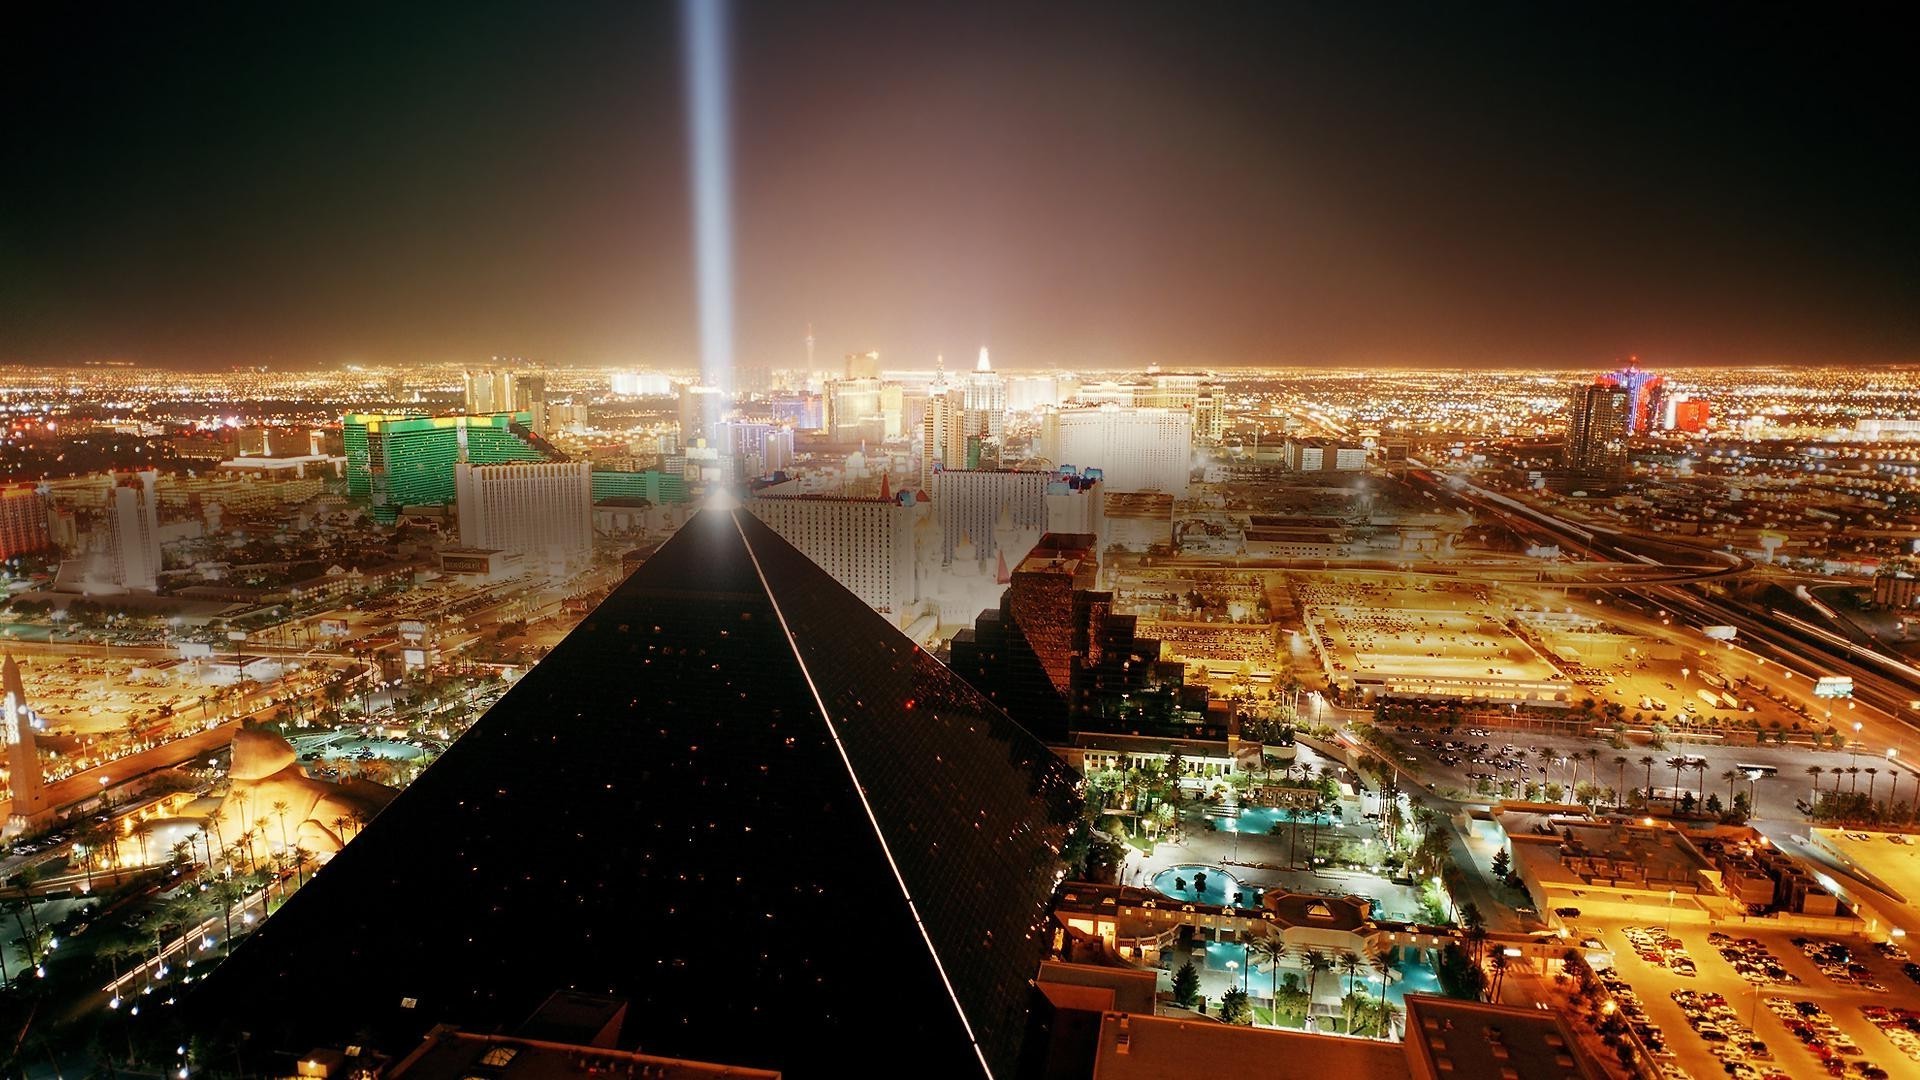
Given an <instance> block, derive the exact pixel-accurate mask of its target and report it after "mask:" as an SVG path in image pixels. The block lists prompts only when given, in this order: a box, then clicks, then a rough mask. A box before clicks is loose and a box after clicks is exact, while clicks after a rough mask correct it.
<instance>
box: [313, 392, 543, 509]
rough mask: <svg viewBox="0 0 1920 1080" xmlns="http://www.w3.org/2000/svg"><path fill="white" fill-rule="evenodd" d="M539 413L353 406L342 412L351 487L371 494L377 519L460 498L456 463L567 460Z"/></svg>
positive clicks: (357, 494) (351, 492)
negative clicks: (409, 412)
mask: <svg viewBox="0 0 1920 1080" xmlns="http://www.w3.org/2000/svg"><path fill="white" fill-rule="evenodd" d="M532 424H533V417H532V416H531V415H530V414H528V413H524V412H520V413H489V414H487V415H484V416H376V415H367V414H360V413H350V414H348V415H346V416H344V417H342V418H341V420H340V427H341V441H342V443H343V444H344V445H345V448H346V454H347V495H348V496H349V497H350V498H354V499H364V500H366V501H367V502H368V503H369V504H370V505H371V507H372V513H373V518H374V520H375V521H379V522H382V523H390V522H392V521H394V520H395V519H397V518H398V517H399V513H400V508H401V507H403V506H446V505H448V504H450V503H452V502H453V501H454V495H455V490H454V479H453V472H454V468H453V467H454V466H455V465H457V464H459V463H461V462H463V461H464V462H468V463H471V464H474V465H500V464H506V463H508V462H515V461H550V460H565V458H564V456H563V455H561V454H560V453H559V452H558V451H555V450H553V449H552V447H551V446H549V445H548V444H547V443H546V442H545V440H543V439H541V438H540V437H539V436H538V435H535V434H534V432H533V427H532Z"/></svg>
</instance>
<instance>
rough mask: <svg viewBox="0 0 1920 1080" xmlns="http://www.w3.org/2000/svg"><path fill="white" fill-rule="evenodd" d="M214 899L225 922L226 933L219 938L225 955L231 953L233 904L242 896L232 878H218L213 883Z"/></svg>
mask: <svg viewBox="0 0 1920 1080" xmlns="http://www.w3.org/2000/svg"><path fill="white" fill-rule="evenodd" d="M213 895H214V899H216V900H219V901H220V917H221V919H222V920H223V921H224V922H225V923H226V933H225V934H224V935H222V937H221V938H220V944H221V946H222V948H223V950H224V953H225V955H227V956H232V955H233V905H234V901H236V900H239V899H240V898H241V896H242V893H241V892H240V887H239V886H238V885H235V884H234V882H233V879H232V878H220V879H219V880H217V881H215V882H214V883H213Z"/></svg>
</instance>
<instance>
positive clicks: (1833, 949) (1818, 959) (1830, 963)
mask: <svg viewBox="0 0 1920 1080" xmlns="http://www.w3.org/2000/svg"><path fill="white" fill-rule="evenodd" d="M1793 943H1794V944H1795V945H1798V946H1800V950H1801V951H1802V952H1804V953H1806V954H1807V959H1809V960H1812V961H1813V966H1814V967H1817V968H1819V969H1820V974H1822V975H1825V976H1826V977H1827V978H1829V979H1832V980H1833V981H1834V982H1836V983H1839V984H1840V985H1841V986H1851V987H1854V988H1855V989H1859V990H1866V991H1870V992H1872V993H1876V994H1879V993H1885V992H1886V989H1887V988H1886V987H1885V986H1884V985H1882V984H1881V982H1880V980H1878V979H1876V978H1874V977H1873V969H1871V968H1869V967H1867V965H1866V963H1865V961H1864V960H1863V958H1861V957H1859V956H1856V955H1855V954H1854V951H1853V949H1852V948H1851V947H1849V946H1847V945H1844V944H1842V943H1840V942H1838V941H1830V940H1828V939H1826V938H1803V937H1797V938H1794V939H1793Z"/></svg>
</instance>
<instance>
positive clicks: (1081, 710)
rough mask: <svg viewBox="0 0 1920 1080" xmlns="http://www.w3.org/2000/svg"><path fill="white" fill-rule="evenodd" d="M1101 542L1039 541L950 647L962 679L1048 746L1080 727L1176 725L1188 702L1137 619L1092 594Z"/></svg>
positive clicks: (1105, 596)
mask: <svg viewBox="0 0 1920 1080" xmlns="http://www.w3.org/2000/svg"><path fill="white" fill-rule="evenodd" d="M1096 543H1097V539H1096V538H1095V537H1094V536H1092V535H1088V534H1070V533H1048V534H1047V535H1045V536H1043V537H1041V538H1040V542H1039V543H1038V544H1036V545H1035V546H1034V548H1033V550H1032V551H1030V552H1028V553H1027V556H1026V557H1025V558H1024V559H1022V560H1020V563H1019V565H1018V566H1017V567H1016V568H1015V569H1014V571H1013V574H1012V581H1011V583H1010V584H1009V585H1008V587H1007V591H1006V592H1005V593H1004V594H1002V595H1001V598H1000V606H999V608H998V609H993V610H988V611H983V612H981V613H980V616H979V618H977V619H976V620H975V621H974V625H973V627H972V628H971V629H968V630H962V631H960V633H958V634H956V635H955V636H954V639H953V642H952V645H951V648H950V651H949V662H950V664H951V666H952V668H953V670H954V671H955V672H956V673H958V674H959V675H960V677H961V678H963V679H965V680H967V681H968V682H969V683H972V684H973V687H974V689H976V690H979V691H980V692H981V693H983V694H985V695H986V696H987V697H988V698H989V699H990V700H992V701H993V702H994V704H996V705H998V706H1000V707H1001V708H1003V709H1005V710H1006V711H1007V715H1009V716H1012V717H1013V718H1014V719H1016V720H1018V721H1019V722H1020V723H1021V724H1023V725H1025V726H1026V727H1027V728H1028V729H1029V730H1031V731H1033V732H1035V733H1036V734H1038V735H1040V736H1041V737H1042V738H1044V739H1047V740H1048V741H1051V742H1059V741H1063V740H1065V739H1066V737H1067V735H1068V734H1069V733H1070V732H1071V731H1076V730H1094V731H1104V730H1120V731H1133V732H1141V731H1146V732H1153V733H1157V732H1158V730H1159V729H1163V728H1165V727H1167V726H1168V725H1170V724H1176V723H1177V713H1178V710H1179V709H1180V707H1181V706H1182V704H1183V698H1184V697H1185V695H1184V687H1183V681H1184V678H1185V675H1184V666H1183V665H1182V664H1181V663H1180V662H1179V661H1170V662H1163V661H1161V660H1160V643H1159V642H1157V641H1153V640H1150V639H1147V638H1142V637H1139V636H1138V635H1137V634H1136V633H1135V630H1136V621H1135V618H1134V616H1132V615H1121V614H1117V613H1115V612H1114V610H1113V594H1112V593H1109V592H1103V591H1100V590H1098V589H1097V588H1096V585H1097V583H1098V579H1099V558H1098V555H1097V552H1096V550H1095V545H1096ZM1197 689H1198V688H1197ZM1199 693H1200V701H1199V704H1200V706H1201V707H1204V704H1205V702H1204V695H1205V691H1204V689H1200V690H1199Z"/></svg>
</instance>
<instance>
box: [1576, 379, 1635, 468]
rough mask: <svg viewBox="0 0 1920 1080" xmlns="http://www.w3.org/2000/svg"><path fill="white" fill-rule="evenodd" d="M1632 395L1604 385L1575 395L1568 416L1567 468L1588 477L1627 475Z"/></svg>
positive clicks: (1603, 383) (1583, 389)
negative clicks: (1624, 473)
mask: <svg viewBox="0 0 1920 1080" xmlns="http://www.w3.org/2000/svg"><path fill="white" fill-rule="evenodd" d="M1632 416H1633V395H1632V393H1631V392H1630V391H1629V390H1627V389H1626V388H1625V387H1622V386H1614V385H1611V384H1609V383H1605V382H1597V383H1593V384H1592V385H1589V386H1582V387H1580V388H1579V389H1577V390H1575V391H1574V392H1573V400H1572V401H1571V403H1570V404H1569V409H1568V414H1567V468H1568V469H1570V470H1572V471H1573V472H1575V473H1578V474H1581V475H1585V476H1605V475H1610V474H1614V473H1620V472H1624V471H1625V470H1626V467H1627V437H1628V435H1629V434H1630V432H1631V421H1632Z"/></svg>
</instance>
